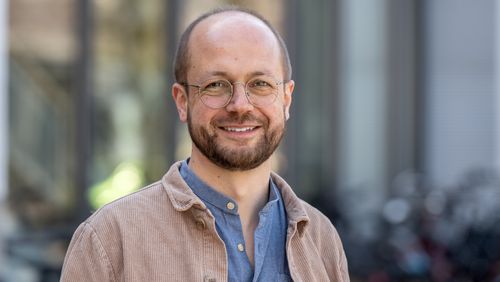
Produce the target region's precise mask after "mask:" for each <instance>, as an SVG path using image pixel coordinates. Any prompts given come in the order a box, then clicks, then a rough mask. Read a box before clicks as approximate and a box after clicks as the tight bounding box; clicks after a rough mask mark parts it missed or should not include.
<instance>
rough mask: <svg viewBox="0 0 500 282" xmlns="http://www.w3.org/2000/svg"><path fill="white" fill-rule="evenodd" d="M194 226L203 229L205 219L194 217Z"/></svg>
mask: <svg viewBox="0 0 500 282" xmlns="http://www.w3.org/2000/svg"><path fill="white" fill-rule="evenodd" d="M196 228H198V229H200V230H204V229H205V228H206V224H205V220H203V218H201V217H198V218H196Z"/></svg>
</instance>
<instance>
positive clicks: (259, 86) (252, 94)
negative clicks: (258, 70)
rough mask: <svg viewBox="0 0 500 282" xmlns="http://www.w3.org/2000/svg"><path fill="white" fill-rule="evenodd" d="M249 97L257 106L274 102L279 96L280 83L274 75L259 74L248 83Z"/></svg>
mask: <svg viewBox="0 0 500 282" xmlns="http://www.w3.org/2000/svg"><path fill="white" fill-rule="evenodd" d="M246 88H247V93H248V99H249V100H250V102H251V103H252V104H253V105H255V106H266V105H269V104H272V103H273V102H274V100H276V97H277V96H278V85H277V83H276V80H275V79H274V78H272V77H267V76H259V77H256V78H254V79H252V80H250V81H249V82H248V83H247V86H246Z"/></svg>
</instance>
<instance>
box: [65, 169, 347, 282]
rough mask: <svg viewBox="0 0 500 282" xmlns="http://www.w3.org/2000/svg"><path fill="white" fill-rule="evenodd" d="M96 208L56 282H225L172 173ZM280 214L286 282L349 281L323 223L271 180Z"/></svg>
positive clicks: (186, 192)
mask: <svg viewBox="0 0 500 282" xmlns="http://www.w3.org/2000/svg"><path fill="white" fill-rule="evenodd" d="M180 164H181V162H177V163H175V164H174V165H172V167H171V168H170V169H169V171H168V172H167V173H166V174H165V176H164V177H163V178H162V180H161V181H158V182H156V183H153V184H151V185H149V186H147V187H145V188H144V189H142V190H140V191H138V192H136V193H133V194H131V195H128V196H125V197H123V198H121V199H119V200H116V201H114V202H112V203H110V204H108V205H106V206H104V207H102V208H101V209H99V210H97V211H96V212H95V213H94V214H93V215H92V216H90V217H89V218H88V219H87V220H86V221H85V222H83V223H82V224H81V225H80V226H79V227H78V229H77V230H76V231H75V234H74V235H73V238H72V240H71V243H70V245H69V248H68V251H67V254H66V258H65V260H64V265H63V270H62V276H61V281H100V282H101V281H210V282H215V281H217V282H218V281H227V272H228V270H227V257H226V250H225V245H224V242H223V241H222V240H221V238H220V237H219V236H218V234H217V231H216V228H215V221H214V218H213V216H212V215H211V213H210V211H209V210H208V209H207V208H206V206H205V205H204V204H203V202H202V201H201V200H200V199H199V198H197V197H196V195H195V194H194V193H193V192H192V191H191V189H190V188H189V187H188V186H187V184H186V183H185V182H184V180H183V179H182V176H181V175H180V173H179V166H180ZM272 178H273V181H274V183H275V184H276V185H277V187H278V188H279V190H280V192H281V195H282V197H283V201H284V203H285V208H286V212H287V216H288V231H287V243H286V248H287V249H286V251H287V258H288V265H289V269H290V274H291V276H292V279H293V280H294V281H308V282H309V281H341V282H344V281H349V275H348V271H347V260H346V257H345V253H344V250H343V247H342V243H341V241H340V238H339V236H338V233H337V231H336V230H335V228H334V227H333V225H332V224H331V222H330V221H329V219H328V218H327V217H325V216H324V215H323V214H321V213H320V212H319V211H318V210H316V209H315V208H314V207H312V206H310V205H309V204H307V203H306V202H304V201H302V200H300V199H299V198H298V197H297V196H296V195H295V194H294V192H293V191H292V189H291V188H290V187H289V186H288V184H287V183H286V182H285V181H284V180H283V179H281V178H280V177H279V176H278V175H276V174H274V173H273V174H272Z"/></svg>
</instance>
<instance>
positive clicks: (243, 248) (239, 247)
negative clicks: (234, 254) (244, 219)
mask: <svg viewBox="0 0 500 282" xmlns="http://www.w3.org/2000/svg"><path fill="white" fill-rule="evenodd" d="M244 250H245V247H244V246H243V244H242V243H239V244H238V251H240V252H243V251H244Z"/></svg>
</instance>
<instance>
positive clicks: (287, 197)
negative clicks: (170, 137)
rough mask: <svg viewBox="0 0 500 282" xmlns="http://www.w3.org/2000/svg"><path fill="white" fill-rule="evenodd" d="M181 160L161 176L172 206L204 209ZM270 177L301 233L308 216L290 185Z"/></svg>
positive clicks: (273, 174) (290, 220)
mask: <svg viewBox="0 0 500 282" xmlns="http://www.w3.org/2000/svg"><path fill="white" fill-rule="evenodd" d="M181 165H182V162H181V161H179V162H176V163H174V164H173V165H172V166H171V167H170V169H169V170H168V171H167V173H166V174H165V175H164V176H163V178H162V185H163V187H164V189H165V192H166V193H167V195H168V198H169V199H170V201H171V202H172V205H173V207H174V208H175V209H176V210H178V211H186V210H188V209H190V208H192V207H196V208H198V209H202V210H204V209H206V206H205V204H204V203H203V202H202V201H201V200H200V199H199V198H198V197H197V196H196V195H195V194H194V193H193V191H192V190H191V189H190V188H189V186H188V185H187V183H186V181H185V180H184V179H183V177H182V176H181V174H180V170H179V168H180V166H181ZM271 179H272V181H273V183H274V184H275V185H276V187H277V188H278V189H277V190H278V191H279V192H281V198H282V199H283V203H284V205H285V209H286V213H287V217H288V221H289V224H292V225H295V226H297V227H298V229H299V233H303V230H304V228H305V227H306V226H307V224H308V222H309V216H308V215H307V212H306V210H305V208H304V206H303V205H304V204H303V203H302V200H300V199H299V198H298V197H297V196H296V195H295V193H294V192H293V190H292V189H291V188H290V186H289V185H288V184H287V183H286V182H285V180H283V179H282V178H281V177H280V176H278V175H277V174H276V173H271Z"/></svg>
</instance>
